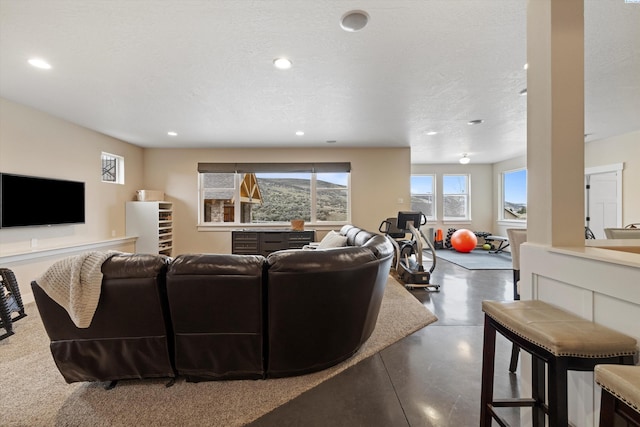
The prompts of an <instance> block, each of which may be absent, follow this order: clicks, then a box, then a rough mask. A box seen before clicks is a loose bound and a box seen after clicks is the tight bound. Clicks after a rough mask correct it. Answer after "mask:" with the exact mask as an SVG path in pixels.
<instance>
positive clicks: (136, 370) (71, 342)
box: [31, 254, 175, 383]
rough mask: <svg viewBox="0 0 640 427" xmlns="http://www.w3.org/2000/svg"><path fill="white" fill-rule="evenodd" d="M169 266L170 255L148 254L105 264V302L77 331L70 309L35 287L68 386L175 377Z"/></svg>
mask: <svg viewBox="0 0 640 427" xmlns="http://www.w3.org/2000/svg"><path fill="white" fill-rule="evenodd" d="M167 262H168V258H167V257H164V256H160V255H142V254H122V255H116V256H113V257H111V258H110V259H108V260H107V261H105V262H104V263H103V264H102V270H101V271H102V274H103V278H102V289H101V293H100V302H99V304H98V307H97V309H96V312H95V314H94V316H93V320H92V321H91V325H90V326H89V327H88V328H78V327H76V326H75V324H74V323H73V321H72V320H71V318H70V317H69V314H68V313H67V312H66V311H65V309H64V308H62V306H60V305H58V303H56V302H55V301H53V300H52V299H51V298H50V297H49V296H48V295H47V294H46V293H45V291H44V290H43V289H42V288H41V287H40V286H39V285H38V283H37V282H36V281H33V282H31V288H32V289H33V295H34V298H35V301H36V305H37V307H38V311H39V312H40V316H41V318H42V322H43V324H44V327H45V330H46V332H47V334H48V335H49V338H50V339H51V343H50V348H51V353H52V355H53V359H54V361H55V363H56V365H57V366H58V369H59V370H60V373H61V374H62V376H63V377H64V379H65V380H66V381H67V382H68V383H72V382H78V381H114V380H120V379H133V378H158V377H171V378H173V377H175V373H174V370H173V367H172V363H171V356H170V352H169V348H170V346H171V343H170V342H171V336H172V334H171V333H170V322H169V318H168V314H169V312H168V307H167V303H166V295H165V292H166V289H165V272H166V269H167Z"/></svg>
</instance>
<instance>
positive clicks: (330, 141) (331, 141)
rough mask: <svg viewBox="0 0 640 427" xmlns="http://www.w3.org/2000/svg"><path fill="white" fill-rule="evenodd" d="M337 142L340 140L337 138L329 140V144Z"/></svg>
mask: <svg viewBox="0 0 640 427" xmlns="http://www.w3.org/2000/svg"><path fill="white" fill-rule="evenodd" d="M336 142H338V141H336V140H335V139H330V140H328V141H327V144H335V143H336Z"/></svg>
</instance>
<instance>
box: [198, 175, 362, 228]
mask: <svg viewBox="0 0 640 427" xmlns="http://www.w3.org/2000/svg"><path fill="white" fill-rule="evenodd" d="M230 173H232V174H234V179H233V182H234V200H235V203H234V207H235V208H234V220H233V222H205V221H204V201H205V198H204V192H205V188H204V186H203V176H204V173H198V227H199V229H203V230H204V229H206V228H209V227H211V228H224V227H239V226H242V227H244V228H250V227H262V228H264V227H265V226H276V227H278V226H290V225H291V224H290V222H268V223H250V222H241V221H240V220H241V215H242V214H241V202H240V186H241V183H242V177H243V173H240V172H230ZM283 173H284V172H283ZM345 173H346V174H347V188H346V190H347V219H346V220H344V221H321V220H318V219H317V207H316V205H317V185H316V182H317V176H318V175H319V174H320V173H315V172H311V173H310V176H311V178H310V179H311V183H310V191H311V212H310V216H311V220H310V222H308V223H307V225H310V226H313V225H320V226H323V225H326V226H334V225H344V224H350V223H351V173H350V172H345ZM323 191H324V190H323ZM291 219H294V218H291Z"/></svg>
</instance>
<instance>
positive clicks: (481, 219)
mask: <svg viewBox="0 0 640 427" xmlns="http://www.w3.org/2000/svg"><path fill="white" fill-rule="evenodd" d="M411 173H412V174H414V175H420V174H425V175H426V174H433V175H435V176H436V210H437V220H436V222H435V223H429V224H428V226H429V227H433V228H435V229H438V228H440V229H442V231H443V233H444V235H445V236H446V232H447V229H449V228H467V229H470V230H473V231H487V232H489V233H494V227H495V221H494V220H493V219H494V217H493V216H492V203H493V189H492V188H493V187H492V182H493V181H492V180H493V178H492V167H491V165H488V164H481V165H473V164H468V165H460V164H414V165H411ZM446 174H469V175H470V178H469V181H470V189H471V193H470V194H471V222H470V223H469V222H449V221H447V222H446V223H444V222H443V221H442V206H443V202H442V176H443V175H446Z"/></svg>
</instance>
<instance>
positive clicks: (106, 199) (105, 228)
mask: <svg viewBox="0 0 640 427" xmlns="http://www.w3.org/2000/svg"><path fill="white" fill-rule="evenodd" d="M102 151H106V152H109V153H112V154H117V155H120V156H123V157H124V158H125V174H126V176H125V179H126V184H125V185H117V184H107V183H102V182H101V174H100V167H101V161H100V154H101V152H102ZM142 153H143V150H142V149H141V148H139V147H136V146H134V145H131V144H128V143H125V142H122V141H119V140H117V139H114V138H111V137H108V136H106V135H103V134H100V133H97V132H93V131H90V130H88V129H85V128H83V127H80V126H76V125H73V124H71V123H69V122H66V121H64V120H60V119H58V118H55V117H53V116H50V115H48V114H45V113H42V112H40V111H37V110H34V109H31V108H29V107H26V106H23V105H20V104H16V103H13V102H11V101H8V100H6V99H0V171H2V172H6V173H17V174H25V175H36V176H43V177H51V178H61V179H69V180H74V181H83V182H85V193H86V205H85V209H86V223H85V224H82V225H57V226H51V227H20V228H11V229H2V230H0V256H9V255H13V254H16V253H22V252H27V253H28V252H30V251H32V250H36V251H37V250H42V249H46V248H60V247H69V246H73V245H77V244H80V243H86V242H96V241H102V240H106V239H111V238H112V235H113V237H122V236H124V233H125V224H124V204H125V201H126V200H130V199H131V198H132V197H133V196H134V195H135V190H136V189H138V188H140V187H141V185H142ZM48 208H50V209H55V208H56V207H55V206H51V207H48ZM32 239H36V241H37V247H34V248H32ZM0 264H2V265H3V266H4V267H8V268H15V269H16V270H19V271H20V275H18V273H16V276H18V277H17V278H18V281H19V283H20V288H21V289H23V292H24V291H27V288H28V283H29V281H31V280H32V279H33V278H35V277H36V276H37V275H39V274H41V273H42V272H43V269H44V268H46V266H45V265H43V263H42V259H38V261H34V262H33V264H32V265H31V266H30V265H29V262H28V261H20V262H19V264H20V265H13V264H6V262H3V261H2V259H0Z"/></svg>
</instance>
